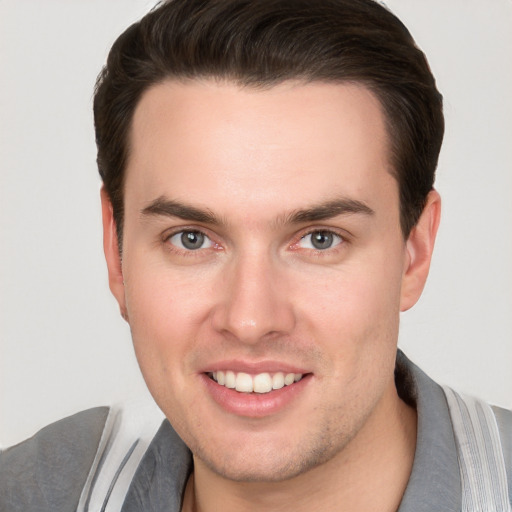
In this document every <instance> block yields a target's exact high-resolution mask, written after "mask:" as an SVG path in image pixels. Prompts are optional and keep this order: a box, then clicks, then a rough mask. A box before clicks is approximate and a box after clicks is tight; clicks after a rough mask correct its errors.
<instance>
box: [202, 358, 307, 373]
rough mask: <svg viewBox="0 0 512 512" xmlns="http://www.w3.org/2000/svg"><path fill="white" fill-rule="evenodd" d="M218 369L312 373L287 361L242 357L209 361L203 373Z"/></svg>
mask: <svg viewBox="0 0 512 512" xmlns="http://www.w3.org/2000/svg"><path fill="white" fill-rule="evenodd" d="M218 370H222V371H227V370H231V371H233V372H244V373H249V374H254V375H257V374H259V373H277V372H283V373H302V374H305V373H311V372H310V371H308V370H306V369H305V368H304V367H302V366H298V365H295V364H290V363H285V362H281V361H275V360H263V361H243V360H240V359H226V360H222V361H216V362H215V363H209V364H208V365H207V366H205V368H204V369H203V370H201V373H209V372H215V371H218Z"/></svg>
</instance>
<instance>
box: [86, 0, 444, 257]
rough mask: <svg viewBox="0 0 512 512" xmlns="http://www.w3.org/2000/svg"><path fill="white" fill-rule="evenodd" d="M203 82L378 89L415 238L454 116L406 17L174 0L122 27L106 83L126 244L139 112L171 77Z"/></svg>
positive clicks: (105, 128) (297, 4)
mask: <svg viewBox="0 0 512 512" xmlns="http://www.w3.org/2000/svg"><path fill="white" fill-rule="evenodd" d="M203 78H212V79H220V80H227V81H232V82H234V83H236V84H239V85H240V86H249V87H256V88H258V87H263V88H268V87H272V86H273V85H277V84H279V83H282V82H284V81H286V80H298V81H301V80H302V81H304V82H314V81H323V82H335V83H346V82H354V83H358V84H362V85H364V86H366V87H368V88H369V89H370V90H371V91H372V92H373V93H374V94H375V95H376V96H377V98H378V99H379V101H380V103H381V105H382V108H383V112H384V114H385V118H386V126H387V130H388V138H389V146H390V166H391V169H392V174H393V176H394V177H395V178H396V180H397V182H398V187H399V197H400V223H401V229H402V232H403V235H404V237H405V238H407V236H408V235H409V233H410V231H411V229H412V228H413V227H414V225H415V224H416V223H417V221H418V219H419V217H420V215H421V212H422V210H423V208H424V206H425V202H426V198H427V195H428V193H429V192H430V190H432V187H433V184H434V178H435V169H436V167H437V161H438V156H439V151H440V148H441V143H442V139H443V134H444V118H443V112H442V96H441V94H440V93H439V92H438V91H437V89H436V84H435V80H434V77H433V75H432V73H431V71H430V68H429V65H428V63H427V60H426V58H425V55H424V54H423V53H422V52H421V50H419V49H418V48H417V46H416V45H415V42H414V40H413V38H412V36H411V34H410V33H409V31H408V30H407V28H406V27H405V26H404V25H403V24H402V22H401V21H400V20H399V19H398V18H397V17H395V16H394V15H393V14H392V13H391V12H389V11H388V10H387V9H386V8H384V7H383V6H382V5H380V4H379V3H377V2H376V1H374V0H322V1H321V2H320V1H318V0H257V1H254V0H169V1H166V2H162V3H160V4H158V5H157V6H156V7H155V8H154V9H153V10H152V11H151V12H149V13H148V14H147V15H146V16H145V17H144V18H142V19H141V20H140V21H139V22H137V23H134V24H133V25H131V26H130V27H129V28H128V29H127V30H126V31H125V32H124V33H123V34H121V36H120V37H119V38H118V39H117V40H116V42H115V43H114V45H113V46H112V49H111V51H110V53H109V56H108V59H107V63H106V65H105V67H104V68H103V70H102V71H101V73H100V75H99V77H98V80H97V83H96V90H95V97H94V119H95V129H96V143H97V147H98V158H97V162H98V169H99V173H100V175H101V178H102V180H103V183H104V186H105V189H106V191H107V193H108V195H109V198H110V200H111V202H112V207H113V214H114V220H115V223H116V227H117V232H118V240H119V246H120V249H121V248H122V232H123V216H124V208H123V205H124V203H123V191H124V190H123V189H124V175H125V169H126V164H127V161H128V158H129V153H130V127H131V124H132V120H133V115H134V111H135V108H136V106H137V104H138V102H139V101H140V99H141V97H142V95H143V93H144V92H145V91H146V90H147V89H149V88H150V87H151V86H153V85H156V84H158V83H160V82H162V81H164V80H167V79H176V80H188V79H203Z"/></svg>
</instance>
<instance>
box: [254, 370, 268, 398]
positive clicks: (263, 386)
mask: <svg viewBox="0 0 512 512" xmlns="http://www.w3.org/2000/svg"><path fill="white" fill-rule="evenodd" d="M269 391H272V377H271V376H270V374H268V373H259V374H258V375H256V376H255V377H254V392H255V393H268V392H269Z"/></svg>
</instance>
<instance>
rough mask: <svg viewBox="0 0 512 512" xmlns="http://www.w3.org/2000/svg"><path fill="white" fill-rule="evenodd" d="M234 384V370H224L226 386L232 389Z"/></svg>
mask: <svg viewBox="0 0 512 512" xmlns="http://www.w3.org/2000/svg"><path fill="white" fill-rule="evenodd" d="M235 386H236V376H235V372H231V371H227V372H226V387H227V388H230V389H234V388H235Z"/></svg>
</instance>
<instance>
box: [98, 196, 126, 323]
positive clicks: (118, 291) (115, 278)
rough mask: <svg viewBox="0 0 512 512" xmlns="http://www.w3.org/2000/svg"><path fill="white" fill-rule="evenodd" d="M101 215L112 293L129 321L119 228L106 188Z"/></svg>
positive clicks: (104, 249)
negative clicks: (118, 236)
mask: <svg viewBox="0 0 512 512" xmlns="http://www.w3.org/2000/svg"><path fill="white" fill-rule="evenodd" d="M101 214H102V219H103V251H104V252H105V259H106V261H107V268H108V283H109V286H110V291H111V292H112V294H113V295H114V297H115V298H116V300H117V302H118V304H119V309H120V311H121V316H122V317H123V318H124V319H125V320H126V321H128V313H127V310H126V299H125V294H124V280H123V267H122V264H121V255H120V254H119V244H118V241H117V227H116V223H115V221H114V212H113V208H112V203H111V202H110V198H109V197H108V194H107V192H106V190H105V188H104V187H101Z"/></svg>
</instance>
